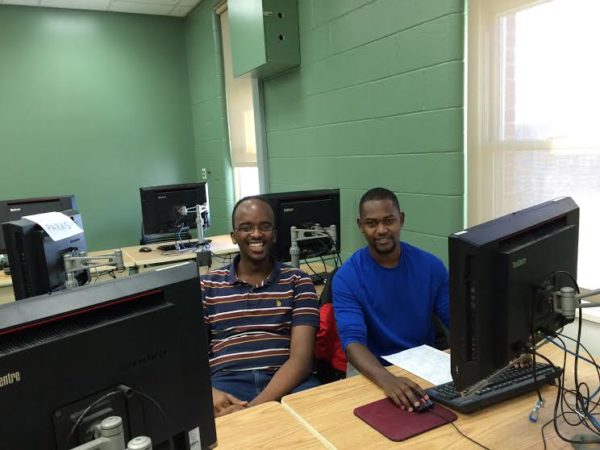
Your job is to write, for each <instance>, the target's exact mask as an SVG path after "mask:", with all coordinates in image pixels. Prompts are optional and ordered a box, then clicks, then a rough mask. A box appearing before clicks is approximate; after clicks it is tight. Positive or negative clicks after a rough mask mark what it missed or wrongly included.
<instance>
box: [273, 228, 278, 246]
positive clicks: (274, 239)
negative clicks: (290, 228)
mask: <svg viewBox="0 0 600 450" xmlns="http://www.w3.org/2000/svg"><path fill="white" fill-rule="evenodd" d="M275 242H277V230H273V243H275Z"/></svg>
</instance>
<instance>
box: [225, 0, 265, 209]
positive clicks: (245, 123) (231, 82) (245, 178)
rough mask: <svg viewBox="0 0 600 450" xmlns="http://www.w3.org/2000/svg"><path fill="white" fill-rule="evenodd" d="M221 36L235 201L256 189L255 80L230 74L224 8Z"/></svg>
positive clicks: (228, 43) (258, 188)
mask: <svg viewBox="0 0 600 450" xmlns="http://www.w3.org/2000/svg"><path fill="white" fill-rule="evenodd" d="M220 18H221V38H222V42H223V67H224V72H225V96H226V100H227V122H228V128H229V149H230V153H231V165H232V166H233V181H234V189H235V197H236V198H235V199H236V201H237V200H239V199H240V198H242V197H246V196H248V195H256V194H258V193H259V191H260V187H259V174H258V164H257V153H256V143H257V140H256V131H255V130H256V125H255V117H254V95H255V94H254V92H255V89H254V86H253V83H254V82H255V80H252V78H251V77H250V75H244V76H241V77H237V78H234V77H233V70H232V64H231V45H230V40H229V20H228V15H227V10H226V9H225V10H224V11H222V12H220Z"/></svg>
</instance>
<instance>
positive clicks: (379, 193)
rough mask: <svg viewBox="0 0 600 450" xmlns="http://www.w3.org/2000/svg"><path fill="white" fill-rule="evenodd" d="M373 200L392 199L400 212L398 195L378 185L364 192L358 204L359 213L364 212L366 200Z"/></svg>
mask: <svg viewBox="0 0 600 450" xmlns="http://www.w3.org/2000/svg"><path fill="white" fill-rule="evenodd" d="M371 200H390V201H391V202H392V203H393V205H394V206H395V207H396V209H397V210H398V212H401V210H400V203H398V197H396V194H394V193H393V192H392V191H390V190H389V189H386V188H382V187H376V188H373V189H369V190H368V191H367V192H365V193H364V194H363V196H362V197H361V198H360V203H359V204H358V213H359V215H360V214H362V207H363V204H364V203H366V202H370V201H371Z"/></svg>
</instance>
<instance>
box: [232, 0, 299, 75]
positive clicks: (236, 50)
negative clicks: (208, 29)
mask: <svg viewBox="0 0 600 450" xmlns="http://www.w3.org/2000/svg"><path fill="white" fill-rule="evenodd" d="M227 10H228V14H229V33H230V39H231V57H232V63H233V64H232V65H233V76H235V77H238V76H240V75H243V74H246V73H252V76H254V77H256V78H265V77H269V76H272V75H275V74H277V73H279V72H282V71H284V70H286V69H289V68H291V67H295V66H298V65H299V64H300V42H299V38H298V1H297V0H228V1H227Z"/></svg>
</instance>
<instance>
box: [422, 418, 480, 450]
mask: <svg viewBox="0 0 600 450" xmlns="http://www.w3.org/2000/svg"><path fill="white" fill-rule="evenodd" d="M428 412H430V413H432V414H433V415H435V416H437V417H439V418H440V419H442V420H443V421H444V422H445V423H446V424H450V425H452V426H453V427H454V429H455V430H456V431H458V433H459V434H460V435H461V436H463V437H465V438H467V439H468V440H470V441H471V442H473V443H474V444H475V445H478V446H479V447H481V448H483V449H485V450H490V449H489V448H487V447H486V446H485V445H482V444H480V443H479V442H477V441H476V440H474V439H472V438H470V437H469V436H467V435H466V434H465V433H463V432H462V431H460V429H459V428H458V427H457V426H456V425H455V424H454V422H453V421H451V420H448V419H447V418H446V417H444V416H442V415H440V414H438V413H437V412H435V411H434V410H433V409H430V410H429V411H428Z"/></svg>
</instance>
